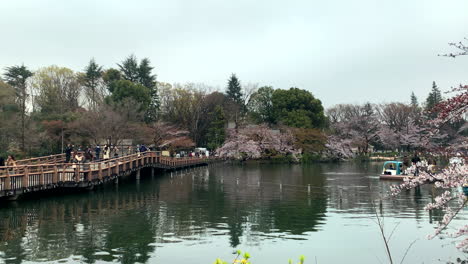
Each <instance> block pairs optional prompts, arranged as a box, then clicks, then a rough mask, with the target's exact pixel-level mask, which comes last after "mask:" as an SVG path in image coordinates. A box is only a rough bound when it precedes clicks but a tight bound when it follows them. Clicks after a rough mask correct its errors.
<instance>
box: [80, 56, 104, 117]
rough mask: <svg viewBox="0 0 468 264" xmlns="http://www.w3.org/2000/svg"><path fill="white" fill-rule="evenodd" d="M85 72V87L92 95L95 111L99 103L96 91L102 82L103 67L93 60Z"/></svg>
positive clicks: (92, 105) (92, 104)
mask: <svg viewBox="0 0 468 264" xmlns="http://www.w3.org/2000/svg"><path fill="white" fill-rule="evenodd" d="M84 71H85V76H84V86H85V87H86V88H87V89H88V92H89V94H90V95H91V107H92V108H93V110H96V107H97V103H98V100H97V91H96V90H97V88H98V86H99V84H100V83H101V81H102V73H103V71H102V66H99V65H98V64H97V63H96V61H95V60H94V58H92V59H91V60H90V61H89V63H88V66H86V68H85V69H84Z"/></svg>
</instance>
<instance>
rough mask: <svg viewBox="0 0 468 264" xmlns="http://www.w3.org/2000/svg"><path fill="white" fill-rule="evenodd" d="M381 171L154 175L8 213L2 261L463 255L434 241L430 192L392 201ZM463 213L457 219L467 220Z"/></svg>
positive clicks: (288, 169) (13, 206)
mask: <svg viewBox="0 0 468 264" xmlns="http://www.w3.org/2000/svg"><path fill="white" fill-rule="evenodd" d="M380 170H381V163H378V162H375V163H338V164H311V165H271V164H246V165H229V164H219V163H218V164H214V165H211V166H209V167H197V168H191V169H188V170H182V171H177V172H172V173H171V172H167V173H163V172H159V173H156V175H155V176H154V177H153V178H151V175H150V173H149V172H144V173H143V174H142V177H141V180H139V181H137V180H136V179H135V178H134V177H129V178H127V179H122V180H120V182H119V183H118V184H108V185H105V186H104V187H102V188H98V189H95V190H93V191H82V192H71V191H67V193H65V194H48V195H47V196H41V197H37V196H34V197H30V198H28V199H22V200H19V201H15V202H9V203H7V204H5V203H4V202H2V203H3V204H1V207H0V263H35V262H46V263H76V262H81V263H108V262H118V263H197V264H201V263H206V264H211V263H213V262H214V261H215V260H216V258H222V259H224V260H226V261H232V260H233V258H234V255H233V252H234V251H235V250H236V249H240V250H243V251H247V252H249V253H250V254H251V256H252V258H251V261H252V262H253V264H262V263H284V264H286V263H288V259H290V258H291V259H293V260H298V258H299V256H300V255H305V256H306V261H305V263H306V264H307V263H320V264H324V263H360V264H362V263H388V259H387V256H386V252H385V245H384V242H383V239H382V237H381V235H380V231H379V226H378V224H377V222H376V217H375V212H376V211H377V212H378V214H379V215H381V216H382V217H381V220H382V221H383V223H384V229H385V231H386V233H387V235H388V236H390V233H392V230H394V232H393V235H392V237H391V239H390V249H391V251H392V255H393V258H394V262H395V263H400V260H401V259H402V257H403V256H404V255H405V252H406V250H407V249H408V247H409V246H410V244H412V243H413V242H414V243H413V245H412V247H411V248H410V249H409V251H408V253H407V255H406V258H405V261H404V263H446V262H447V261H455V259H456V258H457V257H460V258H462V259H467V255H466V254H462V253H460V252H459V251H458V250H457V249H456V248H455V241H454V240H452V239H450V238H445V239H439V238H435V239H433V240H427V239H426V235H428V234H431V232H432V231H433V230H434V228H435V226H436V224H437V221H438V220H440V219H441V217H442V215H443V213H442V212H440V211H436V212H432V213H429V212H427V211H425V210H424V206H425V204H426V203H428V202H430V201H432V199H433V197H435V194H436V190H434V189H433V187H432V186H431V185H426V186H423V187H421V188H420V189H418V190H411V191H407V192H404V193H402V194H401V195H400V196H398V197H397V198H394V199H388V198H386V193H387V191H388V190H389V188H390V185H391V184H392V183H394V182H389V181H381V180H379V178H378V174H379V172H380ZM467 219H468V209H465V211H464V212H463V214H462V217H461V218H460V219H458V220H457V222H455V224H460V223H462V222H464V223H466V220H467Z"/></svg>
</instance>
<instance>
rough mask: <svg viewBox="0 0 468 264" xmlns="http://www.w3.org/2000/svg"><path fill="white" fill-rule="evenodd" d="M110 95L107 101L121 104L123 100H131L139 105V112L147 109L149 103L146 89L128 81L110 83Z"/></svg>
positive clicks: (148, 94) (149, 99)
mask: <svg viewBox="0 0 468 264" xmlns="http://www.w3.org/2000/svg"><path fill="white" fill-rule="evenodd" d="M111 86H112V91H113V92H112V95H111V96H110V97H109V99H107V100H108V103H109V100H111V101H112V102H117V103H118V102H122V101H124V99H128V98H130V99H133V100H134V101H135V102H137V103H139V104H140V106H139V111H144V110H146V109H147V107H148V106H149V104H150V102H151V97H150V91H149V89H148V88H146V87H145V86H143V85H141V84H136V83H133V82H131V81H129V80H120V81H115V82H113V83H112V85H111Z"/></svg>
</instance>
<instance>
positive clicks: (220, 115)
mask: <svg viewBox="0 0 468 264" xmlns="http://www.w3.org/2000/svg"><path fill="white" fill-rule="evenodd" d="M211 115H212V116H213V117H212V121H211V123H210V126H209V128H208V143H207V146H208V148H209V149H212V150H214V149H216V148H218V147H219V146H221V145H222V144H223V142H224V139H225V138H226V132H225V129H224V126H225V124H226V118H225V117H224V111H223V108H222V107H221V106H216V108H215V110H214V112H213V113H211Z"/></svg>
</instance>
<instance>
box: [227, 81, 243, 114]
mask: <svg viewBox="0 0 468 264" xmlns="http://www.w3.org/2000/svg"><path fill="white" fill-rule="evenodd" d="M226 97H227V98H228V99H230V100H232V101H234V102H235V103H237V104H238V105H239V106H241V105H243V104H244V102H243V99H242V87H241V85H240V82H239V79H237V76H236V75H235V74H234V73H233V74H232V75H231V77H230V78H229V81H228V86H227V90H226Z"/></svg>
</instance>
